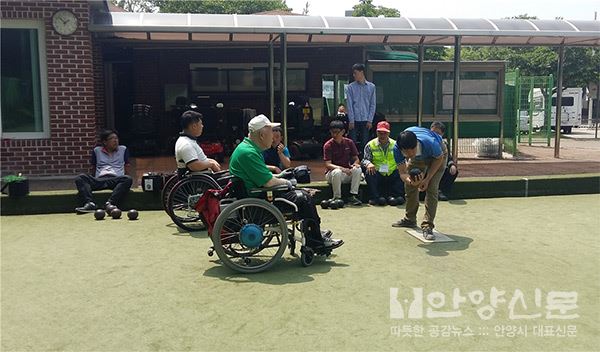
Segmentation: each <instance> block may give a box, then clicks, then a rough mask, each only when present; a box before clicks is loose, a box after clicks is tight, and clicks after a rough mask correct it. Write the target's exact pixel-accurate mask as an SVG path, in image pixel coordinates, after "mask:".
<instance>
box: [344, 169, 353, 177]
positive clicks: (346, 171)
mask: <svg viewBox="0 0 600 352" xmlns="http://www.w3.org/2000/svg"><path fill="white" fill-rule="evenodd" d="M342 172H343V173H345V174H346V175H348V176H350V175H351V174H352V170H350V169H348V168H346V167H343V168H342Z"/></svg>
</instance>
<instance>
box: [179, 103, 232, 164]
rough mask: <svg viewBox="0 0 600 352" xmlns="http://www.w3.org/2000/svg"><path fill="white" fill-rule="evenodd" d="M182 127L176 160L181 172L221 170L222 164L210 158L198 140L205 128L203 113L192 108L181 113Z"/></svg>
mask: <svg viewBox="0 0 600 352" xmlns="http://www.w3.org/2000/svg"><path fill="white" fill-rule="evenodd" d="M181 128H182V129H183V131H182V132H181V134H180V137H179V138H178V139H177V143H175V160H176V161H177V171H178V172H179V174H180V175H182V174H183V173H185V171H191V172H194V171H208V170H212V171H213V172H217V171H220V170H221V165H219V163H218V162H217V161H216V160H214V159H210V158H208V157H207V156H206V154H204V151H202V148H200V145H198V141H197V140H196V139H197V138H198V137H200V136H201V135H202V130H203V129H204V125H203V124H202V114H201V113H199V112H196V111H192V110H188V111H186V112H184V113H183V114H181Z"/></svg>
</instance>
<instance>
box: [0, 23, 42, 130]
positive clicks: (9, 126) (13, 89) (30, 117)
mask: <svg viewBox="0 0 600 352" xmlns="http://www.w3.org/2000/svg"><path fill="white" fill-rule="evenodd" d="M1 30H2V32H1V48H0V49H1V80H0V81H1V83H0V84H1V88H2V98H1V99H2V109H1V113H0V120H1V126H2V137H3V138H48V137H49V123H48V92H47V83H46V82H47V80H46V56H45V52H46V50H45V45H44V43H45V39H44V23H43V22H37V21H21V20H19V21H12V20H2V29H1Z"/></svg>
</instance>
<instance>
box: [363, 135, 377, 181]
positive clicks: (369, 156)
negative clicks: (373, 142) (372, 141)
mask: <svg viewBox="0 0 600 352" xmlns="http://www.w3.org/2000/svg"><path fill="white" fill-rule="evenodd" d="M362 165H363V166H364V167H365V168H367V172H368V173H369V174H370V175H373V174H374V172H371V171H374V170H375V165H374V164H373V152H372V151H371V146H370V145H369V143H367V145H365V150H364V153H363V160H362ZM370 170H371V171H370Z"/></svg>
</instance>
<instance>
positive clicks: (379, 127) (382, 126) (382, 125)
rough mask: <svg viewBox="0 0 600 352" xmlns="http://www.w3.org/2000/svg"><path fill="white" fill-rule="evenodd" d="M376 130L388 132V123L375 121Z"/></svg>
mask: <svg viewBox="0 0 600 352" xmlns="http://www.w3.org/2000/svg"><path fill="white" fill-rule="evenodd" d="M377 132H387V133H390V123H389V122H387V121H379V122H378V123H377Z"/></svg>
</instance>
